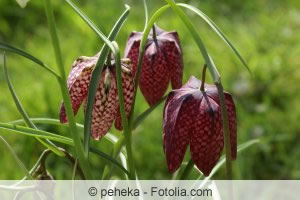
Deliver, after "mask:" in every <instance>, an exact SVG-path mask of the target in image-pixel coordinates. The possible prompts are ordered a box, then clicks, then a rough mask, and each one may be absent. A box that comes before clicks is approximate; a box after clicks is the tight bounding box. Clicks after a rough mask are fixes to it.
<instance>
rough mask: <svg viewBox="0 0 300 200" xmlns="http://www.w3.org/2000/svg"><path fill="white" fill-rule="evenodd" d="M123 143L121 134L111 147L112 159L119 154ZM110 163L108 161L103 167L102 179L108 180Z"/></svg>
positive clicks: (110, 171)
mask: <svg viewBox="0 0 300 200" xmlns="http://www.w3.org/2000/svg"><path fill="white" fill-rule="evenodd" d="M124 144H125V136H124V135H122V136H121V137H120V138H119V140H118V142H116V143H115V144H114V147H113V149H112V153H111V157H112V158H113V159H116V158H117V157H118V155H119V153H120V152H121V149H122V147H123V145H124ZM112 170H113V169H112V164H111V163H109V164H107V165H106V166H105V167H104V171H103V174H102V180H108V179H109V178H110V176H111V174H112Z"/></svg>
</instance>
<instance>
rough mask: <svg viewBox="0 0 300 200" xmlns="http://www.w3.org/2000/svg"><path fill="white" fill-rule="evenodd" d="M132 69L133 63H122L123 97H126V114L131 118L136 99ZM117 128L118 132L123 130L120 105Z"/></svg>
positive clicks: (116, 122)
mask: <svg viewBox="0 0 300 200" xmlns="http://www.w3.org/2000/svg"><path fill="white" fill-rule="evenodd" d="M131 68H132V64H131V62H127V63H124V62H123V61H122V87H123V96H124V103H125V112H126V116H127V117H128V116H129V114H130V111H131V107H132V103H133V98H134V90H135V86H134V77H133V74H132V71H131V70H132V69H131ZM115 127H116V129H118V130H123V127H122V120H121V113H120V106H119V104H118V108H117V116H116V121H115Z"/></svg>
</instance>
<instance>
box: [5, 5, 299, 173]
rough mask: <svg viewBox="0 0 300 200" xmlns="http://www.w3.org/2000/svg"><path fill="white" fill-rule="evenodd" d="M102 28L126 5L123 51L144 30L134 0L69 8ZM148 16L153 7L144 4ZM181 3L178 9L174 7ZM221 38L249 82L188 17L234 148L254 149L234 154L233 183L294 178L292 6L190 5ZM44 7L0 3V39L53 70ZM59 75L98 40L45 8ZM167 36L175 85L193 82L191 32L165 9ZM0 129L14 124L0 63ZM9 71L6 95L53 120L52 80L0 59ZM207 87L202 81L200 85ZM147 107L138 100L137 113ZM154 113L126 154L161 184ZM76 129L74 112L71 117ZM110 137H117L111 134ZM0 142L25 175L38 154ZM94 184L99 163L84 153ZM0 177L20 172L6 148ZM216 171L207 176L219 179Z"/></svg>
mask: <svg viewBox="0 0 300 200" xmlns="http://www.w3.org/2000/svg"><path fill="white" fill-rule="evenodd" d="M77 2H78V5H79V6H80V8H81V9H83V10H84V11H85V12H86V13H87V14H88V16H89V17H90V18H91V19H93V21H94V22H95V23H96V24H97V25H99V27H100V28H101V30H102V31H103V32H104V33H105V34H107V33H108V32H109V31H110V29H111V28H112V26H113V24H114V22H115V21H116V20H117V18H118V17H119V16H120V14H121V13H122V11H123V10H124V6H123V4H125V3H127V4H129V5H130V6H131V7H132V9H131V14H130V16H129V18H128V20H127V22H126V24H125V26H124V28H123V29H122V30H121V32H120V34H119V36H118V38H117V41H118V42H119V45H120V46H121V48H122V50H123V49H124V46H125V44H126V40H127V38H128V35H129V34H130V32H131V31H133V30H137V31H141V30H142V29H143V24H144V11H143V4H142V1H137V0H123V1H121V0H109V1H107V0H97V1H92V0H81V1H77ZM148 2H149V3H148V4H149V5H148V6H149V12H150V15H151V14H153V13H154V11H155V10H156V9H157V8H159V7H160V6H162V5H164V3H165V2H164V1H162V0H151V1H150V0H148ZM177 2H180V1H177ZM181 2H188V3H190V4H192V5H195V6H196V7H198V8H200V9H201V10H202V11H204V12H205V13H206V14H207V15H208V16H210V17H211V18H212V19H213V20H214V21H215V23H216V24H217V25H218V26H219V27H220V28H221V29H222V30H223V32H224V33H225V34H226V35H227V36H228V38H229V39H230V40H231V42H232V43H233V44H234V45H235V46H236V47H237V49H238V50H239V51H240V53H241V54H242V55H243V57H244V58H245V60H246V62H247V63H248V64H249V66H250V68H251V70H252V72H253V74H254V77H255V78H254V79H252V78H251V76H250V75H249V73H248V72H247V71H246V69H245V68H244V67H243V66H242V64H241V62H240V61H239V60H238V59H237V57H236V56H235V55H234V54H233V52H232V51H231V50H230V49H229V48H228V47H227V46H226V45H225V44H224V43H223V41H222V40H221V39H220V38H218V36H217V35H216V34H215V33H214V32H213V31H212V30H211V29H210V28H209V27H208V25H207V24H205V23H204V22H203V21H202V20H201V19H200V18H199V17H197V16H195V15H194V14H192V13H190V12H189V16H190V17H191V18H192V19H193V21H194V23H195V25H196V26H197V28H198V30H199V33H200V35H201V37H202V39H203V41H204V42H205V44H206V45H207V48H208V50H209V52H210V54H211V55H212V57H213V58H214V60H215V63H216V65H217V67H218V69H219V71H220V73H221V75H222V80H223V83H224V87H225V90H227V91H229V92H231V93H232V94H233V96H234V98H235V102H236V106H237V115H238V142H239V144H242V143H244V142H247V141H248V140H250V139H253V138H259V139H260V141H261V143H260V144H258V145H255V146H252V147H251V148H249V149H247V150H246V151H244V152H243V153H241V154H240V155H239V157H238V159H237V161H235V163H234V178H236V179H300V145H299V144H300V143H299V141H300V123H299V120H300V106H299V105H300V103H299V102H300V93H298V91H299V81H300V68H299V66H300V37H299V35H300V1H298V0H286V1H281V0H246V1H239V0H223V1H217V0H202V1H199V0H190V1H181ZM42 3H43V1H38V0H31V1H30V2H29V4H28V6H27V7H26V8H25V9H22V8H20V7H19V6H18V5H17V3H16V2H15V1H12V0H1V1H0V41H3V42H5V43H9V44H11V45H13V46H16V47H19V48H21V49H24V50H26V51H27V52H29V53H31V54H33V55H35V56H36V57H38V58H40V59H41V60H42V61H44V62H45V63H47V64H48V65H49V66H51V67H52V68H54V69H55V70H56V69H57V68H56V65H55V58H54V55H53V51H52V46H51V43H50V38H49V33H48V29H47V22H46V17H45V14H44V8H43V4H42ZM53 4H54V9H55V17H56V20H57V27H58V33H59V38H60V42H61V47H62V53H63V58H64V64H65V67H66V71H69V69H70V67H71V64H72V63H73V61H74V60H75V59H76V58H77V57H79V56H81V55H85V56H92V55H94V54H95V53H97V51H99V49H100V48H101V46H102V42H101V41H100V40H99V38H98V37H97V35H95V34H94V32H93V31H92V30H91V29H90V28H88V26H87V25H86V24H85V23H84V22H83V21H82V20H81V19H80V18H79V17H78V16H77V15H76V14H75V13H74V12H73V11H72V9H71V8H70V7H69V6H68V5H67V4H66V3H65V2H64V1H53ZM157 23H158V25H159V26H160V27H162V28H163V29H166V30H173V29H176V30H177V31H178V32H179V34H180V38H181V42H182V47H183V50H184V63H185V71H184V82H185V81H187V80H188V78H189V76H191V75H195V76H196V77H198V78H200V77H201V76H200V75H201V67H202V65H203V63H204V61H203V59H202V57H201V55H200V53H199V51H198V49H197V47H196V45H195V43H194V42H193V39H192V37H191V36H190V33H189V32H188V31H187V29H186V28H185V27H184V25H183V24H182V23H181V21H180V20H179V19H178V17H177V16H176V15H174V13H172V11H171V10H170V11H168V12H167V13H166V14H165V15H164V16H163V17H161V18H160V20H159V21H158V22H157ZM0 61H1V68H0V121H1V122H9V121H12V120H16V119H20V118H21V116H20V115H19V114H18V112H17V109H16V107H15V105H14V103H13V100H12V98H11V96H10V93H9V91H8V88H7V85H6V82H5V79H4V74H3V67H2V56H1V57H0ZM7 64H8V68H9V72H10V76H11V79H12V82H13V84H14V87H15V89H16V91H17V94H18V95H19V98H20V100H21V101H22V103H23V105H24V107H25V108H26V110H27V112H28V113H29V115H30V116H31V117H49V118H57V117H58V108H59V105H60V102H61V99H62V98H61V94H60V92H59V91H60V90H59V86H58V84H57V83H56V80H55V79H54V78H53V77H51V76H49V74H48V73H45V71H43V70H42V69H41V68H39V67H37V66H36V65H35V64H34V63H32V62H30V61H28V60H26V59H24V58H22V57H20V56H16V55H13V54H11V53H9V54H8V62H7ZM209 81H210V80H209ZM147 108H148V105H147V104H146V103H145V101H144V99H143V97H142V96H141V95H140V93H139V95H138V101H137V106H136V115H137V114H139V113H141V112H143V111H144V110H145V109H147ZM162 109H163V105H161V106H159V108H158V109H156V110H155V111H154V112H153V113H152V114H151V115H150V116H149V117H148V118H147V119H146V120H145V121H144V123H143V124H142V125H141V126H140V127H139V128H138V129H137V130H136V131H135V133H134V134H135V135H134V137H133V140H134V156H135V159H136V165H137V170H138V175H139V178H140V179H169V178H170V177H171V175H170V174H169V173H168V172H167V168H166V161H165V157H164V154H163V151H162ZM77 119H78V122H80V123H83V112H82V111H81V112H80V113H79V114H78V116H77ZM39 127H40V128H42V129H44V130H47V131H52V132H55V133H59V134H62V135H65V136H69V133H68V132H67V130H66V129H62V128H57V127H56V126H46V125H41V126H39ZM111 132H112V133H115V134H117V135H118V134H119V133H117V131H116V130H114V129H112V130H111ZM0 135H1V136H3V137H4V138H5V139H6V140H7V141H8V142H9V143H10V144H11V146H12V147H13V148H14V150H15V151H16V153H17V154H18V155H19V157H20V158H21V160H22V161H23V162H24V164H25V165H26V167H27V168H31V167H32V166H33V165H34V163H35V162H36V160H37V159H38V157H39V155H40V154H41V152H42V151H43V146H41V145H40V144H39V143H38V142H37V141H36V140H35V139H33V138H29V137H25V136H17V135H12V134H7V133H6V132H5V131H3V130H1V131H0ZM93 145H94V146H96V147H97V148H100V149H101V150H103V151H105V152H107V153H109V152H110V151H111V146H110V145H109V144H107V143H105V142H103V141H100V142H93ZM91 159H92V163H93V164H92V165H93V170H94V173H95V174H98V178H100V177H101V172H102V170H103V166H104V163H105V162H104V160H101V159H99V158H98V157H94V156H93V155H92V158H91ZM0 165H1V170H0V179H20V178H22V177H23V173H22V171H21V170H20V168H19V167H18V165H17V164H16V162H15V161H14V159H13V157H12V155H11V154H10V153H9V151H8V150H7V149H6V147H5V146H4V145H3V144H2V143H0ZM47 166H48V169H49V171H50V172H51V174H52V175H54V176H55V177H56V178H57V179H70V178H71V174H72V166H71V165H70V163H68V161H66V160H64V159H62V158H57V157H55V156H53V155H52V156H51V157H50V158H49V160H48V162H47ZM224 172H225V168H224V167H223V168H222V169H221V170H219V171H218V173H217V174H216V175H215V176H214V178H215V179H223V178H225V174H224Z"/></svg>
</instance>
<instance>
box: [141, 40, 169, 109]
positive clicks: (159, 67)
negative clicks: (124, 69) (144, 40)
mask: <svg viewBox="0 0 300 200" xmlns="http://www.w3.org/2000/svg"><path fill="white" fill-rule="evenodd" d="M166 66H167V60H166V58H165V56H164V54H163V53H162V49H160V48H159V47H157V45H156V44H155V43H152V44H151V45H150V46H149V47H148V48H147V49H146V52H145V56H144V60H143V67H142V71H141V75H140V78H139V86H140V89H141V92H142V93H143V95H144V97H145V99H146V100H147V102H148V104H149V105H153V104H155V103H157V102H158V101H159V100H160V99H161V98H162V96H163V95H164V93H165V92H166V91H167V89H168V84H169V80H170V79H169V72H168V69H167V67H166Z"/></svg>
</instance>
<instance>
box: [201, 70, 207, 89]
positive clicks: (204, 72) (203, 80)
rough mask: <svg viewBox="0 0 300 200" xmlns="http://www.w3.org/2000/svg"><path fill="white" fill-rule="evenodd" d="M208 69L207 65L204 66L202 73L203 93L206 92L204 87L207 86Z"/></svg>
mask: <svg viewBox="0 0 300 200" xmlns="http://www.w3.org/2000/svg"><path fill="white" fill-rule="evenodd" d="M206 69H207V65H206V64H204V66H203V71H202V80H201V87H200V90H201V91H202V92H204V90H205V88H204V86H205V77H206Z"/></svg>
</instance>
